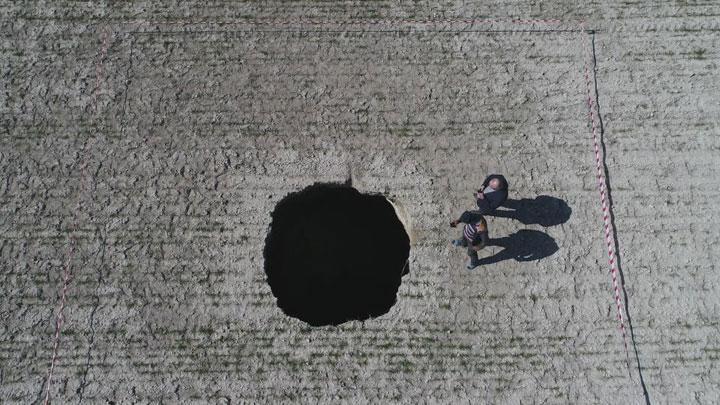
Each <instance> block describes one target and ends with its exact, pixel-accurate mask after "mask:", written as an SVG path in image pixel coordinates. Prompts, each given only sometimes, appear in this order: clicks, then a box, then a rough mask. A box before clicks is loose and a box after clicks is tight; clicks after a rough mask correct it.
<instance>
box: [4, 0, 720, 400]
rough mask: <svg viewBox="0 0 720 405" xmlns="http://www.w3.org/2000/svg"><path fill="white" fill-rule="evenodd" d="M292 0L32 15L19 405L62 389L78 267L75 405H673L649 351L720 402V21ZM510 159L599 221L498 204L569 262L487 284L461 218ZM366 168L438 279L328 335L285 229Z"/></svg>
mask: <svg viewBox="0 0 720 405" xmlns="http://www.w3.org/2000/svg"><path fill="white" fill-rule="evenodd" d="M262 4H263V5H262V6H261V5H259V4H255V3H249V4H243V5H239V6H232V5H229V4H226V3H220V2H212V3H210V4H205V2H203V3H197V4H195V3H187V4H186V5H183V6H177V5H176V4H174V3H171V2H158V3H157V4H155V3H140V2H137V3H132V4H131V3H126V4H124V5H123V6H118V7H117V8H111V7H101V8H98V7H94V6H92V5H90V4H86V3H77V2H57V8H56V9H52V8H49V5H47V4H45V3H29V2H28V3H23V2H4V3H3V4H2V8H0V12H1V13H2V28H1V29H2V33H3V39H2V57H1V58H0V61H2V80H0V86H2V89H1V90H2V91H0V94H1V95H0V100H1V101H2V102H1V103H0V108H1V109H2V110H0V111H1V113H2V127H1V129H2V131H1V132H0V204H1V205H0V286H1V287H0V289H1V290H0V291H2V295H1V296H2V299H0V320H1V322H0V398H2V400H3V402H7V403H28V402H42V401H43V400H44V399H45V397H46V395H47V394H48V393H46V389H47V377H48V368H49V367H50V363H51V361H52V358H53V350H54V344H55V342H56V340H55V333H56V327H55V318H56V313H57V311H58V307H59V305H60V303H61V302H62V299H61V296H62V290H63V285H64V284H65V283H64V279H63V277H64V270H65V269H69V273H68V274H69V275H70V278H69V279H68V283H67V294H66V299H65V301H64V302H65V306H64V310H63V312H64V319H65V322H64V324H63V325H62V329H61V330H62V334H61V337H60V339H59V340H57V342H58V349H57V358H56V360H55V362H54V363H55V367H54V370H53V379H52V384H50V387H49V397H50V399H52V400H53V401H55V402H57V403H70V402H75V403H83V402H87V403H106V402H107V403H113V402H115V403H130V402H138V403H148V402H152V403H156V402H169V403H177V402H183V403H192V402H197V403H205V402H218V403H230V402H253V403H254V402H261V403H277V402H291V401H292V402H295V401H297V402H333V403H336V402H343V403H350V402H360V403H365V402H374V403H378V402H382V403H384V402H407V403H416V402H429V403H437V402H445V403H458V402H470V403H483V402H487V403H520V402H523V403H607V402H611V401H617V402H621V403H643V402H644V401H645V398H644V397H643V391H642V388H641V386H640V382H639V374H638V364H640V366H641V367H642V375H643V377H644V381H645V384H646V386H647V388H648V391H649V397H650V399H651V400H652V402H653V403H695V402H697V403H716V402H718V400H720V386H719V383H718V381H720V371H718V368H717V363H718V358H719V357H720V341H719V340H718V337H717V336H718V325H719V320H720V319H719V317H718V313H719V309H720V308H719V305H718V304H719V299H718V293H720V277H719V276H718V274H717V272H716V267H715V262H716V258H717V257H718V247H717V243H715V242H717V239H718V231H717V229H716V226H717V223H718V222H717V221H718V220H717V218H718V207H717V204H716V203H714V200H716V199H717V197H718V194H720V193H719V192H720V187H719V186H720V182H719V181H718V174H720V173H719V172H720V166H719V165H718V163H717V162H718V150H719V148H720V137H718V135H720V134H719V133H718V118H717V117H718V114H719V113H720V104H719V102H718V97H717V94H718V91H720V88H719V87H720V85H718V83H720V81H719V79H720V77H719V75H718V69H717V62H718V51H717V49H718V45H720V39H719V37H718V30H719V29H720V18H719V17H718V16H719V15H720V5H718V4H716V3H713V2H706V3H703V2H681V1H678V2H653V3H647V4H643V3H632V2H613V1H600V2H594V3H591V4H590V5H589V6H587V8H584V9H582V10H577V9H574V8H572V7H571V6H568V5H569V4H570V3H569V2H568V3H567V4H563V3H556V4H555V5H546V6H544V7H525V8H524V7H521V6H512V5H506V4H503V3H501V2H498V3H490V4H487V3H486V4H483V5H468V4H466V3H465V2H460V1H457V2H444V3H443V4H442V5H441V6H438V5H435V3H434V2H414V3H413V4H412V5H406V6H398V5H394V4H392V3H389V2H383V1H378V2H365V3H351V2H347V3H340V2H306V1H302V2H294V3H286V2H266V3H262ZM485 18H491V19H494V20H495V19H497V20H500V21H499V22H489V21H480V20H482V19H485ZM516 18H524V19H546V18H557V19H560V20H562V22H561V23H559V24H556V23H554V22H552V21H536V22H532V23H531V22H528V21H522V22H518V21H511V20H513V19H516ZM367 19H374V20H376V21H370V22H368V21H367ZM465 19H477V20H478V21H475V22H474V23H472V24H471V23H468V22H465V21H459V20H465ZM348 20H355V21H357V20H362V21H363V22H361V23H358V24H342V23H333V24H327V22H333V21H348ZM417 20H421V21H423V22H416V21H417ZM581 20H585V21H586V26H587V28H588V29H593V30H595V33H594V34H592V33H590V32H589V31H582V30H580V29H578V27H579V26H578V22H579V21H581ZM252 22H255V23H252ZM258 22H262V23H261V24H258ZM314 22H322V23H314ZM592 41H594V45H595V51H596V52H595V55H596V57H597V91H598V101H599V106H600V113H601V114H602V118H603V125H604V135H605V136H604V139H605V145H606V147H607V165H608V173H609V177H610V182H611V186H612V197H613V202H614V205H613V209H614V213H615V219H616V225H617V231H618V241H619V245H620V251H619V254H620V257H621V263H622V268H623V270H624V275H625V283H626V289H627V293H628V300H629V302H628V306H629V310H630V315H631V316H632V321H633V322H632V324H633V326H634V332H635V341H636V346H633V345H632V344H631V346H630V349H631V352H630V356H631V357H630V373H628V369H627V367H626V363H625V361H626V358H625V352H624V349H623V341H622V336H621V334H620V332H619V331H618V322H617V320H616V319H615V309H614V301H613V298H612V296H613V292H612V287H611V282H610V276H609V274H608V265H607V253H606V250H605V241H604V235H603V231H602V218H601V211H600V201H599V197H598V191H597V188H596V180H595V161H594V159H595V155H594V153H593V150H592V146H593V145H592V131H591V125H590V118H589V115H588V107H587V104H586V92H587V87H586V82H585V78H584V69H585V66H586V65H588V64H589V65H590V66H592V63H593V52H592V45H593V42H592ZM593 93H594V82H593ZM495 171H497V172H502V173H505V174H506V175H507V176H508V178H509V180H510V182H511V184H512V196H513V197H515V198H522V197H528V198H532V197H534V196H536V195H541V194H542V195H549V196H552V197H556V198H560V199H562V200H564V201H566V202H567V204H568V205H569V206H570V207H571V209H572V215H571V216H570V219H569V220H568V221H567V222H565V223H564V224H562V225H558V226H552V227H547V228H543V227H541V226H539V225H523V224H521V223H519V222H517V221H513V220H511V219H507V218H492V219H491V221H490V231H491V236H493V237H501V236H506V235H509V234H512V233H514V232H516V231H518V230H520V229H532V230H538V231H543V232H546V233H547V234H548V235H550V236H551V237H552V238H553V239H554V240H555V242H556V243H557V244H558V246H559V250H558V252H556V253H555V254H553V255H551V256H549V257H546V258H543V259H541V260H537V261H530V262H517V261H515V260H506V261H502V262H499V263H496V264H493V265H489V266H484V267H481V268H478V269H475V270H473V271H467V270H466V269H465V268H464V257H463V256H464V253H463V252H462V251H460V250H454V249H452V248H451V246H450V244H449V239H450V238H451V237H454V236H455V235H454V232H451V230H450V229H449V228H448V227H447V225H446V223H447V221H448V220H449V219H450V217H451V216H454V215H456V214H458V213H459V212H460V211H461V210H463V209H466V208H469V207H471V206H472V200H471V198H470V193H471V192H472V191H473V190H474V189H475V188H476V186H477V183H478V182H479V181H480V180H482V178H483V177H484V175H485V174H486V173H488V172H495ZM349 175H351V176H352V179H353V183H354V185H355V186H356V187H357V188H358V189H360V190H362V191H373V192H382V193H386V194H387V195H388V196H390V197H392V198H394V199H396V200H397V201H398V202H399V203H400V204H402V206H403V207H404V209H405V210H406V211H407V212H408V213H409V216H410V217H411V219H412V222H413V224H414V231H413V236H414V242H413V246H412V250H411V259H410V266H411V267H410V268H411V273H410V275H409V276H407V277H405V278H404V280H403V284H402V285H401V287H400V291H399V293H398V303H397V304H396V305H395V306H394V307H393V308H392V309H391V311H390V312H389V313H388V314H386V315H384V316H382V317H380V318H377V319H373V320H370V321H366V322H364V323H360V322H349V323H346V324H343V325H341V326H339V327H324V328H310V327H308V326H306V325H304V324H303V323H302V322H300V321H297V320H294V319H291V318H288V317H286V316H284V315H283V314H282V313H281V312H280V310H279V309H278V308H277V307H276V306H275V304H274V298H273V296H272V294H271V293H270V289H269V287H268V285H267V284H266V283H265V280H264V273H263V270H262V264H263V263H262V253H261V252H262V247H263V242H264V237H265V234H266V232H267V228H268V222H269V219H270V216H269V214H270V212H271V211H272V209H273V207H274V205H275V203H276V202H277V201H278V200H279V199H280V198H282V197H283V196H284V195H286V194H287V193H289V192H291V191H295V190H297V189H299V188H302V187H304V186H306V185H309V184H311V183H313V182H316V181H345V180H346V179H347V177H348V176H349ZM358 254H362V252H358ZM487 254H489V253H487ZM66 263H69V266H66ZM629 343H632V342H631V341H629ZM633 348H637V354H639V357H637V358H636V356H635V355H636V353H635V351H634V350H633ZM638 360H639V361H638Z"/></svg>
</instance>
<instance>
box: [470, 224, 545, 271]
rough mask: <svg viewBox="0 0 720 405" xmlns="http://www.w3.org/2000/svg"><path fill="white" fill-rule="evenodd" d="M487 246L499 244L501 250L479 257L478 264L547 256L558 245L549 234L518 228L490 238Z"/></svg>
mask: <svg viewBox="0 0 720 405" xmlns="http://www.w3.org/2000/svg"><path fill="white" fill-rule="evenodd" d="M487 246H500V247H502V248H503V250H501V251H500V252H498V253H495V254H494V255H492V256H489V257H484V258H482V259H480V264H479V265H480V266H482V265H485V264H493V263H497V262H501V261H503V260H510V259H515V260H516V261H518V262H529V261H532V260H539V259H542V258H545V257H548V256H550V255H552V254H553V253H555V252H557V251H558V245H557V244H556V243H555V239H553V238H552V237H551V236H550V235H548V234H546V233H545V232H540V231H534V230H530V229H522V230H519V231H517V232H515V233H514V234H512V235H510V236H506V237H504V238H495V239H490V241H489V243H488V244H487Z"/></svg>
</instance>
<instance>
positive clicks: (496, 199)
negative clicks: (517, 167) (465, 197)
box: [477, 174, 508, 214]
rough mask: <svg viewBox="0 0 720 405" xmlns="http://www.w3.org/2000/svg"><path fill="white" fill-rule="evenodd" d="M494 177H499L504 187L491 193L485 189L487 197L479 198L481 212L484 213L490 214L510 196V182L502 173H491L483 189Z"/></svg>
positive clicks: (484, 193)
mask: <svg viewBox="0 0 720 405" xmlns="http://www.w3.org/2000/svg"><path fill="white" fill-rule="evenodd" d="M492 179H498V180H500V183H502V185H503V188H502V190H495V191H491V192H489V193H486V192H484V191H483V195H484V196H485V198H478V199H477V206H478V208H479V211H480V213H482V214H489V213H491V212H493V211H495V209H496V208H497V207H499V206H501V205H502V203H504V202H505V200H507V197H508V182H507V180H506V179H505V177H504V176H503V175H501V174H491V175H489V176H488V177H487V178H486V179H485V181H484V182H483V184H482V185H483V189H484V188H485V187H487V186H488V184H490V180H492Z"/></svg>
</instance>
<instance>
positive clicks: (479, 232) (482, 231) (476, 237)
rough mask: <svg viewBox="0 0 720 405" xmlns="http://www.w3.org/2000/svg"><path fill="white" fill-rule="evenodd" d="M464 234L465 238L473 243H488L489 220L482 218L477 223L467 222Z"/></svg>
mask: <svg viewBox="0 0 720 405" xmlns="http://www.w3.org/2000/svg"><path fill="white" fill-rule="evenodd" d="M463 234H464V235H465V239H467V240H468V242H470V243H471V244H478V243H479V242H482V243H483V244H486V243H488V231H487V222H485V220H484V219H482V220H480V222H479V223H477V224H467V225H465V229H464V230H463Z"/></svg>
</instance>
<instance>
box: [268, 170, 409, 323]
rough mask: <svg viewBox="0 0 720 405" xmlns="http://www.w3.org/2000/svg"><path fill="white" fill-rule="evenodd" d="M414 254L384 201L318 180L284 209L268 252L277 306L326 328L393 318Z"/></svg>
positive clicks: (279, 207) (284, 204)
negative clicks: (389, 314)
mask: <svg viewBox="0 0 720 405" xmlns="http://www.w3.org/2000/svg"><path fill="white" fill-rule="evenodd" d="M409 253H410V239H409V236H408V232H406V230H405V227H404V226H403V223H402V222H401V221H400V219H399V218H398V215H397V214H396V212H395V209H394V207H393V204H391V203H390V201H388V200H387V199H386V198H385V197H384V196H382V195H376V194H362V193H360V192H359V191H357V190H356V189H354V188H352V187H350V186H348V185H340V184H329V183H316V184H314V185H312V186H309V187H306V188H305V189H303V190H301V191H298V192H294V193H291V194H289V195H287V196H286V197H285V198H283V199H282V200H281V201H280V202H279V203H278V204H277V206H276V207H275V210H274V211H273V213H272V222H271V224H270V232H269V233H268V235H267V238H266V239H265V250H264V252H263V255H264V257H265V273H266V274H267V281H268V283H269V284H270V288H271V289H272V292H273V294H274V295H275V298H277V304H278V306H279V307H280V308H281V309H282V310H283V312H284V313H285V314H287V315H289V316H292V317H295V318H298V319H300V320H303V321H305V322H307V323H309V324H310V325H313V326H321V325H338V324H340V323H343V322H346V321H349V320H365V319H368V318H371V317H377V316H380V315H382V314H385V313H387V312H388V310H389V309H390V307H392V306H393V304H395V301H396V295H397V291H398V287H399V286H400V279H401V277H402V276H403V275H405V274H407V273H408V271H409V269H408V266H409V264H408V255H409Z"/></svg>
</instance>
